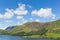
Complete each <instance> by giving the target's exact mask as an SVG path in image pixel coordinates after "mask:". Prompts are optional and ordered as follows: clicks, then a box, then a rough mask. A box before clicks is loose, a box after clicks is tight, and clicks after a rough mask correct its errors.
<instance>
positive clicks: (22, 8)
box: [14, 4, 28, 15]
mask: <svg viewBox="0 0 60 40" xmlns="http://www.w3.org/2000/svg"><path fill="white" fill-rule="evenodd" d="M18 6H19V7H18V8H16V10H15V11H14V13H15V14H17V15H26V14H27V13H28V10H26V5H25V4H18Z"/></svg>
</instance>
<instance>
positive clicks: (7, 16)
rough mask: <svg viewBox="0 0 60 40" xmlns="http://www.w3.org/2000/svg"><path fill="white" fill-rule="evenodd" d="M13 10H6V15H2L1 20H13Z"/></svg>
mask: <svg viewBox="0 0 60 40" xmlns="http://www.w3.org/2000/svg"><path fill="white" fill-rule="evenodd" d="M13 15H14V14H13V9H6V12H5V14H4V15H2V14H0V18H12V17H13Z"/></svg>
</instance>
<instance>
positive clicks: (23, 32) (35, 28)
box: [0, 20, 60, 38]
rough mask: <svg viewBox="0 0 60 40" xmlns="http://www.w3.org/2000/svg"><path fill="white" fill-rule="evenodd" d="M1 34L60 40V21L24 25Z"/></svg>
mask: <svg viewBox="0 0 60 40" xmlns="http://www.w3.org/2000/svg"><path fill="white" fill-rule="evenodd" d="M0 33H1V34H8V35H16V36H29V37H48V38H57V37H58V38H60V20H57V21H53V22H27V23H25V24H23V25H16V26H15V27H14V28H10V29H9V28H8V30H7V29H6V30H3V31H0ZM37 35H38V36H37Z"/></svg>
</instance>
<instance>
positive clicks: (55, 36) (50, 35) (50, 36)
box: [23, 33, 60, 39]
mask: <svg viewBox="0 0 60 40" xmlns="http://www.w3.org/2000/svg"><path fill="white" fill-rule="evenodd" d="M23 37H24V38H53V39H57V38H59V39H60V34H56V33H47V34H46V36H40V35H32V36H23Z"/></svg>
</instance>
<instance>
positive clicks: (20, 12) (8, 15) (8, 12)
mask: <svg viewBox="0 0 60 40" xmlns="http://www.w3.org/2000/svg"><path fill="white" fill-rule="evenodd" d="M5 10H6V12H5V13H4V15H2V14H1V13H0V18H5V19H7V18H12V17H13V16H14V15H15V14H16V15H26V14H27V13H28V10H26V5H25V4H18V8H16V9H15V10H14V9H8V8H7V9H5ZM17 18H20V17H17Z"/></svg>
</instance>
